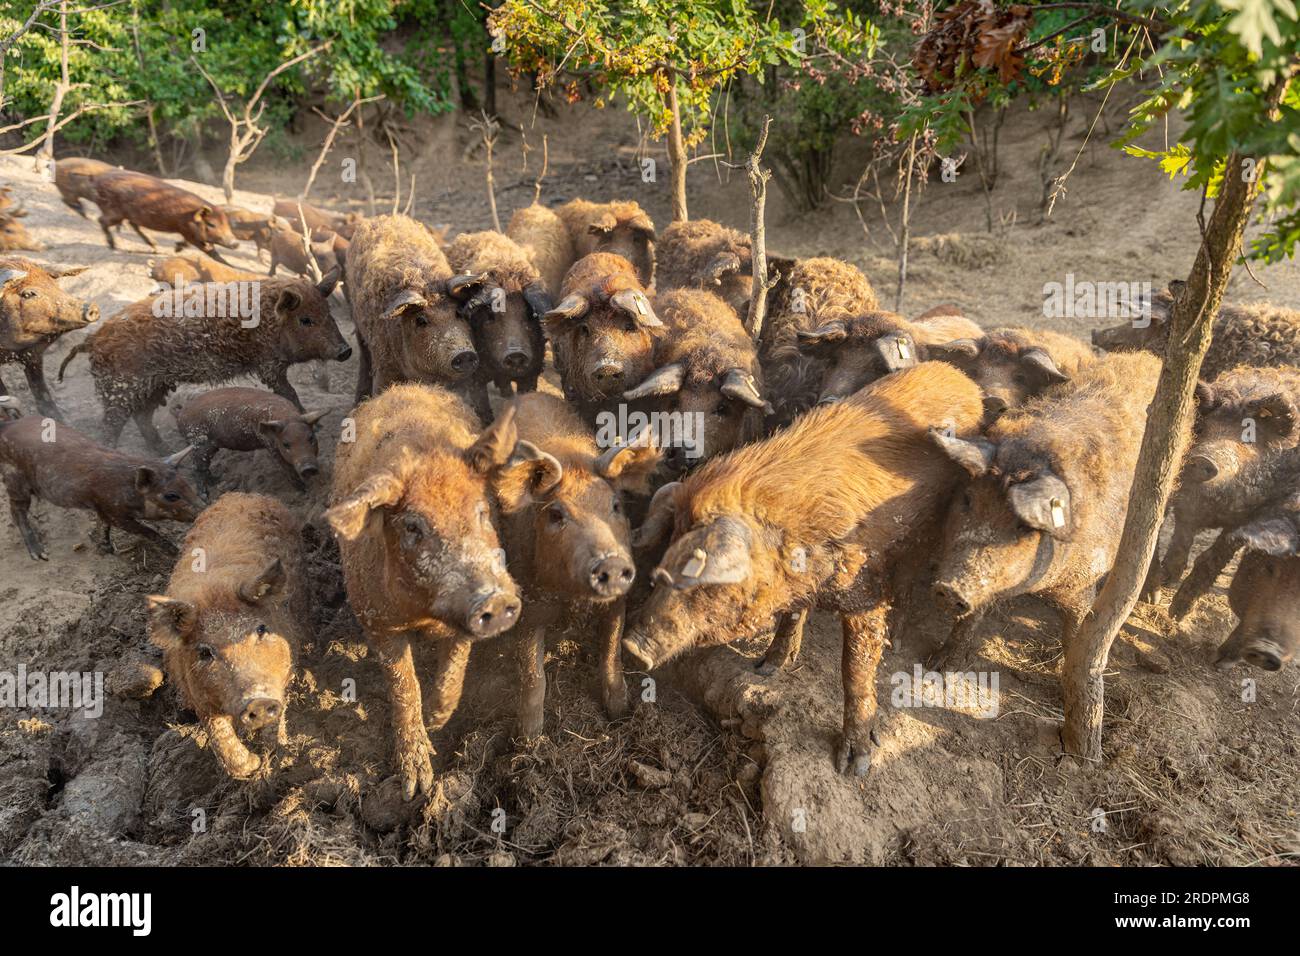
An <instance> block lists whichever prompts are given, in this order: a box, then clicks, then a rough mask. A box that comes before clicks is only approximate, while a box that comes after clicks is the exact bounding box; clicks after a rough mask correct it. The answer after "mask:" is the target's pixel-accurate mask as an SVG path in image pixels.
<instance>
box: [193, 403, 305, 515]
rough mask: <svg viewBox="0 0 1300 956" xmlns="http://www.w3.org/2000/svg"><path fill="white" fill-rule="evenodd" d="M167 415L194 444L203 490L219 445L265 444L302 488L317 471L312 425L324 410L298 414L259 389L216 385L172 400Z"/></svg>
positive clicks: (246, 446) (235, 448)
mask: <svg viewBox="0 0 1300 956" xmlns="http://www.w3.org/2000/svg"><path fill="white" fill-rule="evenodd" d="M171 413H172V417H173V418H175V419H176V430H177V431H179V432H180V433H181V437H182V438H184V439H185V442H186V444H189V445H191V446H193V448H194V468H195V472H196V473H197V474H198V476H199V490H200V491H202V492H203V493H204V494H207V493H208V488H209V487H210V486H211V484H212V472H211V470H210V468H209V466H210V465H211V463H212V456H213V455H215V454H216V453H217V451H218V450H220V449H222V448H225V449H228V450H230V451H257V450H258V449H259V448H265V449H266V450H267V451H269V452H270V453H271V457H272V458H274V459H275V461H276V462H277V463H278V464H279V465H280V467H281V468H282V469H283V471H284V473H285V474H286V475H288V477H289V480H290V481H291V482H293V485H294V487H296V488H297V489H298V490H300V491H304V490H306V488H307V482H308V481H310V480H311V479H312V478H314V477H316V475H318V474H320V461H319V459H318V457H317V456H318V455H319V453H320V450H319V448H318V447H317V445H316V423H317V422H319V421H320V420H321V419H322V418H324V417H325V416H326V415H327V414H329V413H328V412H324V411H319V412H305V413H300V412H299V411H298V409H296V408H294V406H293V403H292V402H290V401H289V400H288V399H285V398H281V397H280V396H279V395H276V394H275V393H273V392H267V391H263V390H262V389H260V388H216V389H213V390H212V391H210V392H204V393H203V394H202V395H196V396H194V397H193V398H191V399H189V400H188V401H186V402H185V404H184V405H183V406H180V407H177V406H176V405H175V403H173V405H172V408H171Z"/></svg>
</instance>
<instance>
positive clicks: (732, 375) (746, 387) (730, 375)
mask: <svg viewBox="0 0 1300 956" xmlns="http://www.w3.org/2000/svg"><path fill="white" fill-rule="evenodd" d="M721 391H722V394H723V395H725V396H727V398H732V399H735V400H736V401H738V402H744V403H745V404H746V405H749V406H750V407H752V408H766V407H767V402H765V401H763V396H762V395H760V394H758V384H757V383H756V382H755V381H754V376H752V375H750V374H749V373H748V372H746V371H745V370H744V369H743V368H733V369H731V370H730V371H728V372H727V375H726V377H725V378H724V379H723V380H722V389H721Z"/></svg>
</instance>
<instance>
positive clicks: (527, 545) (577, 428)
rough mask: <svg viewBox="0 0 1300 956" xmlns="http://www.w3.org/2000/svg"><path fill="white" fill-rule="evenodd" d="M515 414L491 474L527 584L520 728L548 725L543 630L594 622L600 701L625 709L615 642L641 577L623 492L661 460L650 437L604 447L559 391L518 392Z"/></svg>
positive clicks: (528, 732)
mask: <svg viewBox="0 0 1300 956" xmlns="http://www.w3.org/2000/svg"><path fill="white" fill-rule="evenodd" d="M502 414H503V415H513V416H514V424H515V428H516V429H517V430H518V438H519V442H518V444H517V445H516V446H515V452H514V454H513V455H512V456H511V457H510V459H509V461H507V462H506V464H505V466H504V467H503V468H501V469H500V470H499V471H498V472H497V474H496V475H495V477H494V478H493V487H494V489H495V491H496V496H497V501H498V502H499V503H500V506H501V527H502V530H501V538H502V541H503V542H504V543H505V548H506V557H507V559H508V560H509V562H510V569H511V574H512V575H513V577H514V578H515V580H516V581H518V582H519V585H520V587H521V588H522V590H523V598H524V612H523V617H522V619H521V621H520V624H519V645H518V651H517V654H518V664H519V675H520V695H519V735H520V736H521V737H536V736H538V735H540V734H541V732H542V723H543V716H544V703H545V698H546V672H545V670H544V669H543V665H544V663H545V661H546V630H547V628H548V627H551V626H554V625H556V624H564V623H567V622H568V621H570V620H573V619H575V618H586V619H590V620H591V621H592V623H593V626H594V629H595V631H596V634H597V636H598V639H599V641H600V661H601V666H600V669H601V698H602V702H603V703H604V706H605V712H606V713H607V714H608V715H609V716H610V717H611V718H616V717H622V716H624V715H625V714H626V713H627V710H628V703H627V688H626V687H625V685H624V683H623V667H622V660H621V654H620V648H619V641H620V640H621V639H622V636H623V615H624V610H625V603H626V597H627V592H628V589H629V588H631V587H632V581H633V579H634V578H635V577H636V567H635V565H634V564H633V561H632V549H631V543H630V539H631V531H630V529H629V528H628V522H627V517H626V515H625V514H624V511H623V504H622V500H621V492H622V491H624V490H627V491H632V492H639V493H644V492H645V491H647V490H648V488H647V484H646V483H647V480H648V478H649V476H650V474H651V473H652V472H653V471H654V470H655V467H656V465H657V464H658V453H657V452H656V451H655V449H654V447H653V446H652V445H650V444H648V443H642V444H634V445H625V446H619V447H615V448H611V449H609V450H607V451H606V452H605V453H604V454H600V453H599V452H598V450H597V448H596V443H595V441H594V440H593V439H592V435H591V430H590V429H589V428H588V427H587V425H586V424H585V423H583V421H582V419H580V418H579V417H578V416H577V414H576V413H574V412H573V411H572V410H571V408H570V407H569V406H568V405H567V404H566V403H565V402H564V401H563V399H560V398H557V397H555V396H553V395H542V394H538V393H531V394H528V395H521V396H520V397H518V398H517V399H515V401H514V402H513V403H512V404H511V405H510V406H508V407H507V410H506V411H504V412H503V413H502Z"/></svg>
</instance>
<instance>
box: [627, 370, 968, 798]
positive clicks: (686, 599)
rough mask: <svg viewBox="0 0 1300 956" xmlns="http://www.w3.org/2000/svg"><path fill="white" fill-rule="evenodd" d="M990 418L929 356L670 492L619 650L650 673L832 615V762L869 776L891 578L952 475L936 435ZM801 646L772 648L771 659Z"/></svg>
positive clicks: (654, 506)
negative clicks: (647, 583)
mask: <svg viewBox="0 0 1300 956" xmlns="http://www.w3.org/2000/svg"><path fill="white" fill-rule="evenodd" d="M982 414H983V409H982V406H981V403H980V394H979V388H978V387H976V385H975V383H974V382H972V381H971V380H970V379H969V378H967V377H966V376H965V375H962V374H961V372H959V371H957V370H956V369H955V368H953V367H952V366H951V365H946V364H944V363H942V362H925V363H922V364H921V365H918V366H915V367H914V368H910V369H906V370H903V371H901V372H900V373H899V374H897V375H890V376H887V377H885V378H882V379H881V380H880V381H878V382H875V383H873V384H872V385H870V386H868V387H867V388H865V389H863V390H862V391H861V392H859V393H857V394H856V395H854V396H853V397H852V398H849V399H847V400H846V401H843V402H839V403H836V404H834V405H828V406H824V407H822V408H818V409H815V410H813V411H811V412H809V413H808V414H807V415H805V416H803V417H801V418H799V419H797V420H796V421H795V422H794V423H793V424H792V425H791V426H790V427H789V428H787V429H785V430H783V431H781V432H779V433H777V434H775V435H773V436H772V437H770V438H768V439H766V440H765V441H761V442H757V443H755V444H752V445H746V446H745V447H743V448H739V449H737V450H736V451H733V452H731V453H730V454H728V455H724V456H723V457H721V458H715V459H713V460H712V461H709V462H707V463H706V464H705V465H703V466H702V467H701V468H699V469H697V470H696V471H694V472H692V473H691V474H690V475H689V476H688V477H687V478H686V479H685V481H683V482H681V483H677V482H673V483H670V484H667V485H664V486H663V487H662V488H660V489H659V491H658V492H657V493H656V494H655V497H654V500H653V501H652V502H651V505H650V514H649V516H648V517H647V518H646V521H645V523H644V524H643V525H642V526H641V528H640V529H639V530H638V532H637V541H636V543H637V545H638V546H643V547H644V546H649V545H650V544H651V543H652V542H655V541H657V540H658V539H659V538H660V537H661V536H662V535H663V534H665V533H666V532H668V531H669V530H670V529H671V532H672V540H671V543H670V544H669V546H668V550H667V552H666V553H665V554H664V557H663V559H662V560H661V561H660V562H659V565H658V567H656V568H655V570H654V572H653V574H652V580H653V581H654V582H655V588H654V591H653V592H652V593H651V595H650V598H649V600H648V602H647V603H646V604H645V606H644V607H643V608H642V611H641V614H640V616H639V619H637V620H634V622H633V624H632V625H631V627H630V629H629V633H628V637H627V639H626V640H624V642H623V647H624V649H626V650H627V652H628V653H629V654H630V655H631V656H632V657H633V658H635V659H636V660H637V661H638V662H639V663H640V664H641V665H642V666H643V667H645V668H646V669H647V670H648V669H651V668H654V667H657V666H658V665H660V664H662V663H663V662H664V661H666V660H668V659H670V658H672V657H675V656H676V655H678V654H680V653H681V652H683V651H686V650H689V649H690V648H692V647H703V646H708V645H712V644H719V643H724V642H730V641H734V640H738V639H743V638H746V637H750V636H754V635H757V634H760V633H762V632H763V631H764V630H766V629H767V628H769V627H770V626H771V625H772V623H773V619H774V618H775V617H776V616H777V615H781V616H783V617H789V616H791V615H793V616H801V615H802V613H803V612H804V611H806V610H807V609H808V608H810V607H813V606H817V607H821V608H824V609H826V610H831V611H837V612H838V613H839V614H840V615H841V617H842V619H843V633H844V657H843V679H844V728H843V735H842V737H841V739H840V742H839V746H838V747H837V749H836V752H835V761H836V764H837V766H838V767H839V768H840V769H841V770H842V771H852V772H853V773H855V774H864V773H866V772H867V770H868V769H869V768H870V765H871V755H872V750H873V740H872V735H871V725H872V723H873V721H874V717H875V712H876V691H875V677H876V667H877V666H878V664H879V662H880V656H881V653H882V651H883V649H884V646H885V642H886V630H887V627H886V620H887V616H888V612H889V610H890V604H891V600H892V597H891V595H892V592H893V590H894V587H895V583H894V582H895V575H896V574H897V573H898V568H899V566H900V564H901V563H903V558H904V557H906V556H907V555H908V554H912V555H915V554H917V553H919V552H922V551H924V550H925V549H924V548H922V547H918V544H917V541H918V537H923V536H924V535H925V533H926V531H927V529H928V528H932V527H933V525H934V516H935V513H936V511H937V510H938V509H939V507H940V506H941V505H942V503H943V502H944V501H945V500H946V499H947V496H948V494H949V492H950V490H951V489H952V487H953V485H954V484H955V483H956V482H957V480H958V473H959V469H958V468H956V467H955V466H954V465H953V464H952V462H950V461H948V460H947V459H946V457H945V456H944V454H943V453H942V452H941V451H939V449H938V448H936V447H935V446H934V445H933V444H932V442H931V441H930V439H929V437H928V435H927V430H928V429H930V428H932V427H946V428H951V429H952V430H953V431H954V433H955V434H957V435H974V433H975V429H976V428H977V427H978V425H979V422H980V418H981V415H982ZM793 638H797V629H795V628H786V627H784V626H783V627H782V628H781V629H780V630H779V631H778V642H777V643H778V644H780V643H782V642H787V643H792V639H793ZM796 651H797V647H794V646H784V647H780V646H777V645H776V644H774V646H773V648H772V650H770V651H769V652H768V655H769V658H773V659H783V660H790V659H792V658H793V655H794V653H795V652H796Z"/></svg>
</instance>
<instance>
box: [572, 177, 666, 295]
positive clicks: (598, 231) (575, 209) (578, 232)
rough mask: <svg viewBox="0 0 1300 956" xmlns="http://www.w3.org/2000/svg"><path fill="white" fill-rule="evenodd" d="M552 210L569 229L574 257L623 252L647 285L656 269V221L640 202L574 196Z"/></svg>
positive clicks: (642, 281)
mask: <svg viewBox="0 0 1300 956" xmlns="http://www.w3.org/2000/svg"><path fill="white" fill-rule="evenodd" d="M555 214H556V215H557V216H559V217H560V219H561V221H563V223H564V227H565V228H566V229H568V231H569V238H570V239H571V240H572V241H573V251H574V256H575V258H576V259H579V260H581V259H582V258H583V257H584V256H589V255H591V254H592V253H593V252H608V253H611V254H613V255H616V256H622V257H623V258H624V259H626V260H627V261H628V262H630V263H632V267H633V268H634V269H635V270H636V276H637V278H638V279H639V280H640V281H641V285H643V286H645V287H646V288H649V286H650V282H651V280H652V279H653V278H654V271H655V224H654V223H653V222H652V221H651V219H650V217H649V215H647V214H646V211H645V210H644V209H642V208H641V207H640V205H638V204H637V203H636V202H634V201H632V200H622V201H615V202H602V203H594V202H588V201H587V200H585V199H574V200H573V201H571V202H566V203H565V204H564V205H563V206H559V207H557V208H556V210H555Z"/></svg>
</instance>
